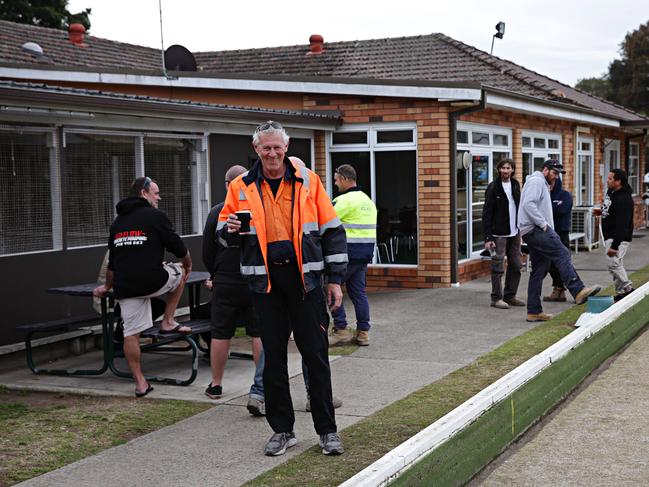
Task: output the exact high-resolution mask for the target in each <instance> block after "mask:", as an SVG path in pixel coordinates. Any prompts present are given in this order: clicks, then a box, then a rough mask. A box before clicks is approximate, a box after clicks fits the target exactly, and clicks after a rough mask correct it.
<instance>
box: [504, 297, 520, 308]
mask: <svg viewBox="0 0 649 487" xmlns="http://www.w3.org/2000/svg"><path fill="white" fill-rule="evenodd" d="M503 301H505V303H507V304H508V305H510V306H525V303H524V302H523V301H521V300H520V299H516V298H515V297H514V298H509V299H504V300H503Z"/></svg>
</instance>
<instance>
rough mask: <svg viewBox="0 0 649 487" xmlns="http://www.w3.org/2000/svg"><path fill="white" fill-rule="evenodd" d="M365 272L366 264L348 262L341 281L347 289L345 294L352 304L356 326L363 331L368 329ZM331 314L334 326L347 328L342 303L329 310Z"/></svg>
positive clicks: (368, 309) (368, 313) (368, 316)
mask: <svg viewBox="0 0 649 487" xmlns="http://www.w3.org/2000/svg"><path fill="white" fill-rule="evenodd" d="M366 274H367V264H348V265H347V274H346V275H345V279H344V281H343V282H344V283H345V287H346V289H347V295H348V296H349V299H351V300H352V303H353V304H354V312H355V313H356V328H357V329H358V330H363V331H368V330H369V329H370V303H369V302H368V300H367V294H366V293H365V285H366V280H365V275H366ZM331 316H332V317H333V319H334V326H335V327H336V328H338V329H344V328H347V315H346V314H345V307H344V306H343V305H342V304H341V305H340V307H339V308H338V309H336V310H335V311H332V312H331Z"/></svg>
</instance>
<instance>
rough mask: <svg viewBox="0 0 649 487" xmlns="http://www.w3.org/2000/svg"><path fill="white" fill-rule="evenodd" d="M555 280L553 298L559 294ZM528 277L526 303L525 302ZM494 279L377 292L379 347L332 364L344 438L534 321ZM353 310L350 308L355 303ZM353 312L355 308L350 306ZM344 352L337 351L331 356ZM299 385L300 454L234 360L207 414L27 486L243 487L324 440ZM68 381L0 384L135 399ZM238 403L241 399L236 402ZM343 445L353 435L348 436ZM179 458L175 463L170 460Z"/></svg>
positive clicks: (17, 376)
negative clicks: (275, 448) (251, 406)
mask: <svg viewBox="0 0 649 487" xmlns="http://www.w3.org/2000/svg"><path fill="white" fill-rule="evenodd" d="M648 256H649V238H640V239H638V240H637V241H636V242H634V245H633V247H632V248H631V251H630V253H629V255H628V257H627V268H628V269H637V268H640V267H641V266H643V265H645V264H646V262H647V261H648V260H649V259H648V258H647V257H648ZM575 262H576V265H577V268H578V269H581V271H580V275H581V276H582V278H583V279H584V281H585V282H586V283H587V284H588V283H593V282H595V281H598V282H599V283H602V284H605V285H608V284H609V283H610V282H611V279H610V277H609V275H608V273H607V272H606V271H605V270H604V258H603V253H602V252H601V251H594V252H592V253H588V252H580V253H579V255H578V256H577V257H576V259H575ZM550 287H551V286H550V282H549V279H547V280H546V289H545V292H549V290H550ZM526 289H527V274H526V273H524V274H523V279H522V281H521V285H520V292H519V297H522V298H523V299H524V298H525V295H526ZM489 292H490V283H489V279H488V278H483V279H479V280H476V281H472V282H470V283H467V284H463V285H462V286H460V287H459V288H455V289H427V290H414V291H398V292H397V291H395V292H381V293H374V294H372V295H371V296H370V303H371V309H372V324H373V328H372V332H371V345H370V346H369V347H365V348H360V349H359V350H358V351H356V352H355V353H353V354H352V355H350V356H344V357H340V358H338V359H336V360H334V361H333V362H332V375H333V388H334V393H335V394H336V395H337V396H339V397H340V398H342V399H343V400H344V404H343V406H342V407H341V408H340V409H338V410H337V411H336V418H337V422H338V426H339V429H340V430H344V428H345V427H347V426H349V425H351V424H353V423H355V422H357V421H359V420H361V419H363V418H364V417H367V416H368V415H370V414H372V413H374V412H375V411H378V410H380V409H382V408H383V407H385V406H386V405H388V404H390V403H392V402H394V401H396V400H398V399H401V398H403V397H405V396H406V395H408V394H410V393H411V392H413V391H416V390H418V389H420V388H421V387H423V386H424V385H427V384H429V383H431V382H434V381H435V380H437V379H439V378H441V377H443V376H444V375H446V374H448V373H449V372H451V371H453V370H455V369H457V368H460V367H462V366H464V365H467V364H469V363H470V362H472V361H473V360H474V359H475V358H477V357H479V356H481V355H483V354H484V353H486V352H489V351H490V350H493V349H494V348H496V347H498V346H499V345H501V344H502V343H504V342H506V341H508V340H509V339H511V338H512V337H514V336H517V335H519V334H521V333H523V332H524V331H526V330H528V329H530V328H532V327H533V326H534V324H533V323H526V322H525V308H515V309H510V310H497V309H495V308H490V307H489V301H490V298H489ZM347 304H348V305H349V303H347ZM547 304H548V306H546V309H545V311H547V312H550V313H555V312H560V311H562V310H564V309H566V308H568V307H569V306H571V304H570V303H547ZM348 309H349V310H350V311H351V310H352V309H353V308H351V306H349V307H348ZM331 351H332V353H335V349H332V350H331ZM291 363H292V365H291V372H292V375H293V378H292V379H291V387H292V393H293V400H294V405H295V407H296V409H297V413H296V417H297V420H296V426H295V432H296V435H297V437H298V439H299V443H298V445H297V446H296V447H294V448H292V449H290V450H289V452H288V453H287V454H286V455H284V456H283V457H279V458H268V457H265V456H264V455H263V454H262V450H263V446H264V443H265V441H266V440H267V438H268V437H270V435H271V434H272V431H271V430H270V428H269V427H268V425H267V423H266V421H265V420H264V419H263V418H262V419H260V418H252V417H251V416H250V415H249V414H248V412H247V411H246V409H245V403H246V399H247V398H246V396H245V393H246V392H247V388H248V387H249V383H250V380H251V378H252V371H253V369H252V364H251V363H250V362H245V361H240V360H236V361H235V360H230V362H229V364H228V369H227V370H226V376H225V379H224V390H225V391H226V392H229V393H230V395H229V396H227V397H226V398H224V400H223V401H222V403H221V404H218V405H217V407H215V408H212V409H210V410H208V411H205V412H204V413H201V414H199V415H197V416H194V417H192V418H188V419H186V420H184V421H182V422H180V423H177V424H175V425H173V426H169V427H167V428H163V429H161V430H159V431H155V432H153V433H150V434H148V435H145V436H143V437H140V438H137V439H135V440H133V441H131V442H129V443H127V444H125V445H121V446H118V447H115V448H111V449H109V450H106V451H104V452H101V453H99V454H97V455H95V456H92V457H89V458H86V459H84V460H81V461H79V462H76V463H74V464H71V465H68V466H66V467H63V468H61V469H59V470H56V471H54V472H50V473H48V474H45V475H42V476H41V477H37V478H35V479H32V480H31V481H28V482H25V483H24V484H22V485H27V486H64V485H77V486H94V485H98V481H99V479H101V485H103V486H118V485H152V484H155V485H157V486H158V487H164V486H176V485H212V486H236V485H241V484H242V483H244V482H246V481H248V480H250V479H252V478H255V477H256V476H258V475H259V474H261V473H262V472H264V471H266V470H268V469H270V468H272V467H273V466H275V465H277V464H279V463H281V462H284V461H286V460H287V459H288V458H290V457H291V456H293V455H296V454H299V453H300V452H302V451H304V450H305V449H307V448H309V447H310V446H312V445H314V444H315V442H316V435H315V432H314V430H313V426H312V424H311V418H310V415H308V414H307V413H305V412H304V399H305V393H304V385H303V382H302V377H301V375H300V374H299V357H297V356H295V355H294V356H292V362H291ZM201 367H202V369H203V370H202V371H201V376H200V377H199V379H198V380H197V382H196V383H195V385H192V386H189V387H187V388H183V387H174V386H163V385H156V390H155V391H154V393H153V394H152V395H153V396H154V397H159V398H172V397H173V398H180V399H191V400H204V396H203V395H202V391H203V389H204V387H205V384H206V383H207V377H208V376H209V375H208V372H207V364H202V365H201ZM59 379H60V378H56V377H45V376H33V375H31V374H30V373H28V372H26V371H25V370H19V371H13V372H10V373H6V374H1V375H0V384H7V385H10V386H18V387H35V386H37V387H39V388H44V389H47V388H48V387H51V388H57V389H56V390H59V389H58V388H59V387H64V388H65V389H67V390H77V391H83V392H88V391H90V390H92V389H94V390H95V391H97V390H98V389H100V388H101V389H102V390H106V389H108V390H111V391H112V390H114V391H115V392H114V393H118V394H128V395H131V394H132V393H133V392H132V390H133V384H132V383H131V382H130V381H128V380H124V379H116V378H113V377H111V376H110V375H109V374H106V375H105V376H102V377H100V378H95V379H88V378H75V379H66V381H69V382H68V383H66V384H65V385H62V383H61V381H60V380H59ZM232 396H238V397H232ZM342 436H343V440H344V431H343V433H342ZM171 458H173V459H174V460H173V461H172V460H170V459H171Z"/></svg>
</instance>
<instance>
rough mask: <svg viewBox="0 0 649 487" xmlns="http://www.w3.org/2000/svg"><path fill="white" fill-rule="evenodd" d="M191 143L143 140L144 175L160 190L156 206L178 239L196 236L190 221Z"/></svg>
mask: <svg viewBox="0 0 649 487" xmlns="http://www.w3.org/2000/svg"><path fill="white" fill-rule="evenodd" d="M194 143H195V142H193V141H190V140H188V139H162V138H154V137H151V138H146V139H144V174H145V175H147V176H149V177H150V178H153V179H155V180H156V181H157V182H158V186H159V187H160V196H161V200H160V206H159V208H160V209H161V210H162V211H164V212H165V213H166V214H167V216H168V217H169V219H170V220H171V223H172V224H173V226H174V228H175V230H176V232H177V233H178V234H179V235H191V234H193V233H197V231H198V229H194V224H193V219H192V215H193V212H192V203H193V198H192V171H195V170H196V169H195V168H196V166H195V164H194V162H193V158H194V145H193V144H194Z"/></svg>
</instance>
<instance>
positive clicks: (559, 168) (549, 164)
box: [543, 159, 566, 174]
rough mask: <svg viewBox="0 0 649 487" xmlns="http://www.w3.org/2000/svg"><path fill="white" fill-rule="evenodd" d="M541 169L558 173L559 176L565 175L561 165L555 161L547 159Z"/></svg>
mask: <svg viewBox="0 0 649 487" xmlns="http://www.w3.org/2000/svg"><path fill="white" fill-rule="evenodd" d="M543 167H547V168H548V169H551V170H553V171H557V172H560V173H561V174H565V173H566V171H565V170H564V169H563V164H561V163H560V162H559V161H557V160H556V159H548V160H547V161H545V162H544V163H543Z"/></svg>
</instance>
